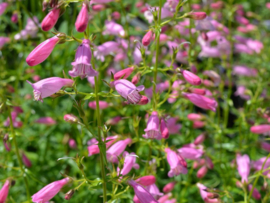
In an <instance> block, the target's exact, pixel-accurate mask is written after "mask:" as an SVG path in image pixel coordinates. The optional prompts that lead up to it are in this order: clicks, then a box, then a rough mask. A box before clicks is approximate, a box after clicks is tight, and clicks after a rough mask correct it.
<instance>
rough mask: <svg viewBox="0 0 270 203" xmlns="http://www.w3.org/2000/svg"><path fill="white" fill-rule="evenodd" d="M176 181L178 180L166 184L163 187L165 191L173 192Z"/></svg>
mask: <svg viewBox="0 0 270 203" xmlns="http://www.w3.org/2000/svg"><path fill="white" fill-rule="evenodd" d="M176 183H177V182H175V181H173V182H170V183H168V184H166V185H165V186H164V187H163V192H165V193H169V192H171V191H172V190H173V188H174V186H175V184H176Z"/></svg>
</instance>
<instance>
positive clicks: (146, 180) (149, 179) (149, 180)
mask: <svg viewBox="0 0 270 203" xmlns="http://www.w3.org/2000/svg"><path fill="white" fill-rule="evenodd" d="M135 182H136V183H139V184H140V185H143V186H149V185H152V184H154V183H155V182H156V177H155V176H152V175H148V176H143V177H140V178H138V179H137V180H135Z"/></svg>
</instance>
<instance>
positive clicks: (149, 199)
mask: <svg viewBox="0 0 270 203" xmlns="http://www.w3.org/2000/svg"><path fill="white" fill-rule="evenodd" d="M128 184H129V185H131V186H132V187H133V189H134V192H135V195H136V196H137V198H138V199H139V201H140V202H141V203H158V201H157V200H155V198H154V197H153V196H152V195H151V194H150V193H149V192H148V191H147V190H146V189H144V188H143V187H142V186H141V185H139V184H138V183H136V182H135V181H134V180H129V181H128Z"/></svg>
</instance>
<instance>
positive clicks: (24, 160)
mask: <svg viewBox="0 0 270 203" xmlns="http://www.w3.org/2000/svg"><path fill="white" fill-rule="evenodd" d="M22 161H23V163H24V165H25V166H26V167H27V168H30V167H31V166H32V163H31V161H30V159H29V158H28V157H27V156H26V155H25V154H24V153H23V154H22Z"/></svg>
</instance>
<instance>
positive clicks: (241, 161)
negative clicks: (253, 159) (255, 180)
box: [236, 154, 250, 183]
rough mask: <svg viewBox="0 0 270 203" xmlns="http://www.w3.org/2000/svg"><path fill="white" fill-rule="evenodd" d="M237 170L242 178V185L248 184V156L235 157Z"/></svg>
mask: <svg viewBox="0 0 270 203" xmlns="http://www.w3.org/2000/svg"><path fill="white" fill-rule="evenodd" d="M236 163H237V170H238V173H239V175H240V176H241V178H242V181H241V182H242V183H244V182H246V183H247V182H248V175H249V172H250V159H249V156H248V155H246V154H245V155H243V156H241V155H237V157H236Z"/></svg>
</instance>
